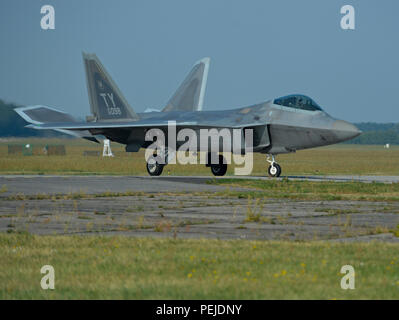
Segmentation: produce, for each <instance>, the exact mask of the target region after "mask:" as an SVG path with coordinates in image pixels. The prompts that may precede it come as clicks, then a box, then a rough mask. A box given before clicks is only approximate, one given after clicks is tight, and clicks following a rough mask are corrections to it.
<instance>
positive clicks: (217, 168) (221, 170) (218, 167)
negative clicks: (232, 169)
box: [210, 155, 227, 177]
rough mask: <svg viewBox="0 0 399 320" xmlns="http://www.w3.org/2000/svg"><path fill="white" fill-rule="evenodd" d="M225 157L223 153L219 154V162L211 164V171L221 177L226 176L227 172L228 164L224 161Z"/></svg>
mask: <svg viewBox="0 0 399 320" xmlns="http://www.w3.org/2000/svg"><path fill="white" fill-rule="evenodd" d="M224 162H225V159H224V157H223V156H222V155H219V163H218V164H211V165H210V167H211V171H212V173H213V175H214V176H217V177H221V176H224V175H225V174H226V172H227V164H226V163H224Z"/></svg>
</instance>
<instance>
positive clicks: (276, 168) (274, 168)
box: [266, 155, 281, 178]
mask: <svg viewBox="0 0 399 320" xmlns="http://www.w3.org/2000/svg"><path fill="white" fill-rule="evenodd" d="M271 158H272V159H271V160H270V156H269V155H268V156H267V160H266V161H267V162H269V163H270V166H269V168H268V170H267V172H268V174H269V176H270V177H273V178H277V177H279V176H280V175H281V167H280V165H279V164H278V163H277V162H276V161H275V160H274V156H273V155H272V156H271Z"/></svg>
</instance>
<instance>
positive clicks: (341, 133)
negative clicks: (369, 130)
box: [333, 120, 362, 141]
mask: <svg viewBox="0 0 399 320" xmlns="http://www.w3.org/2000/svg"><path fill="white" fill-rule="evenodd" d="M333 130H334V133H335V135H336V137H337V140H338V141H346V140H350V139H353V138H355V137H357V136H358V135H360V134H361V133H362V132H361V131H360V130H359V129H358V128H356V127H355V126H354V125H353V124H351V123H349V122H346V121H344V120H336V121H335V122H334V123H333Z"/></svg>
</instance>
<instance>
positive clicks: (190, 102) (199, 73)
mask: <svg viewBox="0 0 399 320" xmlns="http://www.w3.org/2000/svg"><path fill="white" fill-rule="evenodd" d="M209 63H210V58H203V59H201V60H199V61H198V62H197V63H195V64H194V66H193V68H192V69H191V71H190V73H189V74H188V75H187V77H186V78H185V79H184V81H183V82H182V84H181V85H180V87H179V88H178V89H177V91H176V92H175V94H174V95H173V96H172V98H171V99H170V100H169V102H168V104H167V105H166V107H165V108H164V109H163V110H162V111H201V110H202V106H203V103H204V96H205V89H206V81H207V78H208V70H209Z"/></svg>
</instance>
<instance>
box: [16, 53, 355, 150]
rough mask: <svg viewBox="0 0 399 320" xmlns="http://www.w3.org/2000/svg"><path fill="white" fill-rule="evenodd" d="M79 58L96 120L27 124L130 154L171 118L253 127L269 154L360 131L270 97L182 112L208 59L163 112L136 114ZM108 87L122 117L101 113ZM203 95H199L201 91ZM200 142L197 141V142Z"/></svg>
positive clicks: (193, 124)
mask: <svg viewBox="0 0 399 320" xmlns="http://www.w3.org/2000/svg"><path fill="white" fill-rule="evenodd" d="M83 58H84V62H85V67H86V74H87V81H88V90H89V97H90V102H91V110H92V113H93V115H94V117H95V119H96V120H97V121H93V122H78V121H61V122H55V123H54V122H51V121H47V123H37V122H34V121H30V122H31V123H32V124H31V125H30V127H32V128H36V129H55V130H69V131H72V132H82V131H86V130H87V131H88V132H90V133H91V134H92V135H103V136H105V137H107V138H108V139H110V140H112V141H116V142H119V143H122V144H125V145H127V148H126V149H127V151H133V152H135V151H138V150H139V147H144V148H145V147H147V146H148V145H149V144H150V143H151V142H146V141H144V136H145V132H146V131H147V130H148V129H151V128H161V129H162V130H164V131H165V132H166V129H167V126H168V122H170V121H174V122H176V126H177V130H180V129H183V128H190V129H193V130H194V131H196V132H199V130H200V129H201V128H216V129H222V128H228V129H235V128H238V129H242V130H244V129H246V128H250V129H254V133H255V134H254V136H255V139H254V146H253V147H254V151H255V152H261V153H269V154H279V153H287V152H295V151H296V150H301V149H307V148H312V147H318V146H324V145H329V144H334V143H338V142H341V141H345V140H349V139H351V138H354V137H356V136H358V135H359V134H360V131H359V130H358V129H357V128H356V127H355V126H353V125H352V124H350V123H348V122H345V121H343V120H337V119H335V118H333V117H331V116H330V115H328V114H327V113H326V112H324V111H322V110H316V111H308V110H301V109H295V108H290V107H284V106H281V105H277V104H274V103H273V101H274V100H270V101H267V102H264V103H260V104H256V105H252V106H248V107H243V108H238V109H230V110H223V111H186V109H187V110H190V109H192V108H193V106H195V105H196V104H198V105H200V104H201V102H200V100H201V99H200V96H199V95H200V93H199V92H198V88H201V87H202V89H203V88H204V86H201V85H200V84H199V83H200V82H202V81H206V74H207V70H205V69H207V66H208V65H209V60H201V61H200V62H199V63H197V64H196V65H195V66H194V68H193V69H192V71H191V72H190V73H189V75H188V76H187V78H186V79H185V81H183V84H182V85H181V86H180V87H179V89H178V90H177V92H176V94H175V95H174V96H173V97H172V99H171V100H170V102H169V104H168V106H167V107H166V108H165V111H168V112H148V113H139V114H136V113H135V112H134V111H133V110H132V109H131V107H130V106H129V104H128V103H127V102H126V101H125V99H124V98H123V95H122V94H121V93H120V91H119V89H118V88H117V87H116V85H115V83H114V82H113V80H112V79H111V78H110V76H109V75H108V73H107V72H106V71H105V68H104V67H103V66H102V65H101V63H100V61H99V60H98V58H97V57H96V56H95V55H88V54H83ZM204 61H205V62H204ZM201 79H202V80H201ZM100 82H101V83H100ZM202 84H203V83H202ZM202 89H201V90H202ZM201 90H200V91H201ZM109 91H111V93H113V94H114V102H115V103H114V106H115V105H116V106H117V107H118V108H120V109H121V110H122V113H121V114H120V115H110V114H109V113H107V114H105V113H104V112H105V111H107V108H108V106H106V105H105V104H102V103H104V100H103V99H101V97H100V96H99V94H100V93H106V94H108V93H109ZM201 94H202V95H203V91H202V92H201ZM109 102H110V101H108V103H109ZM185 102H186V103H187V104H188V107H187V108H185V105H184V103H185ZM105 103H106V102H105ZM169 106H170V107H169ZM22 109H23V108H22ZM174 109H178V111H173V110H174ZM16 111H17V112H18V113H19V114H20V115H21V116H23V117H24V112H23V110H21V109H20V110H18V109H17V110H16ZM108 111H109V109H108ZM49 116H50V113H49ZM199 145H200V144H199V143H197V146H199ZM198 150H200V149H198ZM201 151H208V150H201ZM209 151H210V150H209Z"/></svg>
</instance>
